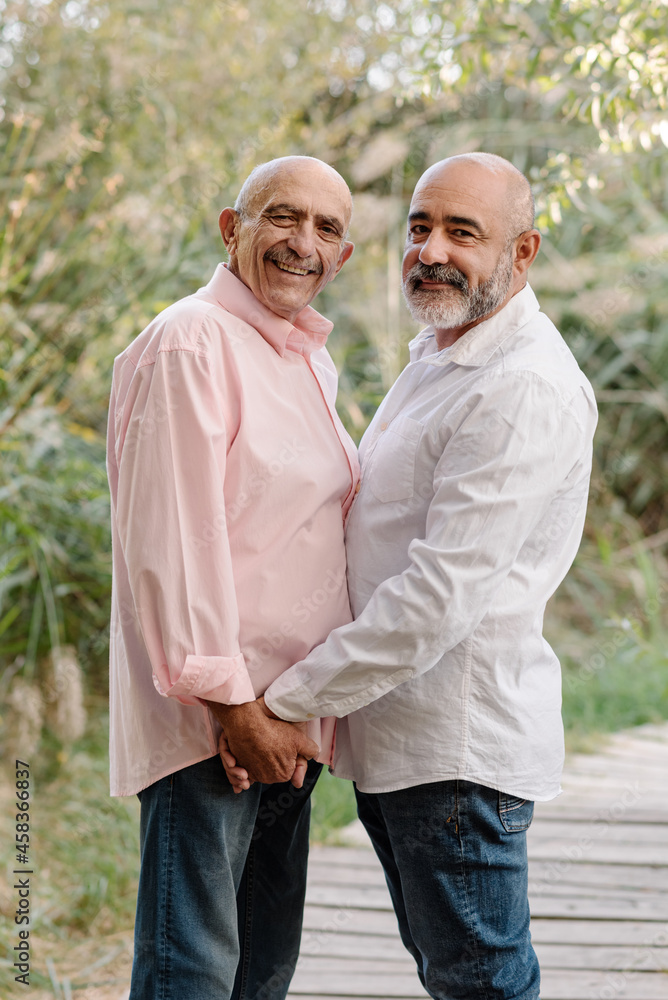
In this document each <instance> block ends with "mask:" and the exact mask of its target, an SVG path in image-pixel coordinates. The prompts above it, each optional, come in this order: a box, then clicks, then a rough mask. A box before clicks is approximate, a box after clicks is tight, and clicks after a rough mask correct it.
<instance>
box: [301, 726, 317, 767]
mask: <svg viewBox="0 0 668 1000" xmlns="http://www.w3.org/2000/svg"><path fill="white" fill-rule="evenodd" d="M299 735H300V739H299V740H297V753H298V754H299V755H300V756H301V757H306V759H307V760H311V758H312V757H317V756H318V754H319V753H320V747H319V746H318V744H317V743H316V742H315V740H312V739H310V738H309V737H308V736H305V735H303V734H302V733H300V734H299Z"/></svg>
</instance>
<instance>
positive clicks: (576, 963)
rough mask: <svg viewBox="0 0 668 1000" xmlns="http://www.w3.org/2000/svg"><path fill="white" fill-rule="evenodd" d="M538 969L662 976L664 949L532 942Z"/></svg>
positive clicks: (667, 957)
mask: <svg viewBox="0 0 668 1000" xmlns="http://www.w3.org/2000/svg"><path fill="white" fill-rule="evenodd" d="M535 949H536V954H537V955H538V960H539V962H540V967H541V969H543V970H544V969H587V970H598V971H599V972H606V971H616V972H623V971H625V970H628V969H637V970H639V971H640V970H642V971H644V972H665V971H666V970H667V969H668V949H666V948H650V947H647V948H646V947H640V948H639V947H635V948H634V947H619V946H618V947H615V946H614V945H596V946H591V947H587V946H586V945H573V944H540V943H539V942H535Z"/></svg>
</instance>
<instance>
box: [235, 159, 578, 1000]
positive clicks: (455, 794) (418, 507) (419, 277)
mask: <svg viewBox="0 0 668 1000" xmlns="http://www.w3.org/2000/svg"><path fill="white" fill-rule="evenodd" d="M539 245H540V235H539V233H538V232H537V231H536V229H534V228H533V199H532V196H531V190H530V187H529V184H528V182H527V181H526V179H525V178H524V177H523V176H522V174H521V173H520V172H519V171H517V170H516V169H515V168H514V167H513V166H512V165H511V164H510V163H508V162H507V161H506V160H503V159H502V158H500V157H497V156H492V155H490V154H485V153H473V154H466V155H462V156H456V157H451V158H450V159H447V160H444V161H441V162H440V163H437V164H435V165H434V166H433V167H431V168H430V169H429V170H428V171H427V172H426V173H425V174H424V176H423V177H422V178H421V180H420V182H419V183H418V186H417V188H416V190H415V194H414V196H413V200H412V203H411V208H410V215H409V220H408V234H407V240H406V249H405V254H404V266H403V279H404V293H405V296H406V299H407V302H408V305H409V307H410V309H411V311H412V313H413V315H414V316H415V318H416V319H418V320H420V321H421V322H423V323H427V324H429V325H428V326H427V328H426V329H425V330H423V331H422V332H421V333H420V334H419V335H418V336H417V337H416V338H415V340H414V341H413V342H412V344H411V345H410V346H411V354H410V363H409V364H408V366H407V367H406V369H405V370H404V371H403V372H402V374H401V375H400V376H399V378H398V380H397V382H396V383H395V385H394V386H393V387H392V389H391V390H390V392H389V393H388V395H387V397H386V399H385V400H384V402H383V403H382V405H381V407H380V409H379V410H378V413H377V414H376V416H375V418H374V420H373V421H372V423H371V425H370V427H369V429H368V430H367V432H366V434H365V436H364V439H363V441H362V445H361V449H360V457H361V461H362V484H361V489H360V492H359V494H358V496H357V498H356V500H355V502H354V504H353V507H352V509H351V513H350V517H349V521H348V527H347V543H346V544H347V555H348V583H349V591H350V597H351V605H352V610H353V613H354V615H355V619H356V620H355V621H354V622H352V623H351V624H349V625H344V626H342V627H340V628H337V629H335V630H334V631H333V632H332V633H331V634H330V636H329V638H328V639H327V641H326V642H324V643H323V644H322V645H320V646H319V647H317V648H316V649H315V650H314V651H313V652H312V653H311V654H310V655H309V656H308V657H307V658H306V659H304V660H302V661H301V662H299V663H297V664H295V666H293V667H292V668H291V669H290V670H288V671H286V672H285V673H283V674H282V675H281V676H280V677H279V678H278V679H277V680H275V681H274V682H273V684H271V685H270V686H269V688H268V689H267V691H266V692H265V697H264V701H265V706H266V708H267V710H268V711H269V712H270V713H272V714H273V715H275V716H276V717H278V718H281V719H286V720H290V721H294V722H297V721H303V720H307V719H311V718H316V717H322V716H331V715H333V716H338V717H339V719H340V721H339V723H338V727H337V734H336V747H335V751H334V755H333V770H334V773H335V774H337V775H339V776H340V777H344V778H352V779H353V780H354V781H355V786H356V794H357V799H358V808H359V813H360V817H361V819H362V820H363V822H364V824H365V826H366V828H367V830H368V832H369V834H370V836H371V839H372V841H373V844H374V847H375V849H376V852H377V853H378V856H379V858H380V860H381V862H382V864H383V867H384V869H385V874H386V877H387V881H388V885H389V888H390V892H391V894H392V899H393V903H394V906H395V909H396V912H397V916H398V920H399V926H400V930H401V934H402V938H403V941H404V944H405V945H406V947H407V948H408V950H409V951H410V952H411V954H412V955H413V956H414V957H415V960H416V962H417V968H418V974H419V976H420V979H421V981H422V983H423V984H424V985H425V987H426V989H427V990H428V991H429V993H430V995H431V996H432V997H435V998H442V1000H446V998H447V1000H454V998H462V1000H463V998H466V1000H471V998H473V997H475V998H481V1000H482V998H483V997H484V998H485V1000H492V998H493V1000H537V998H538V997H539V989H540V972H539V968H538V962H537V960H536V956H535V953H534V951H533V948H532V946H531V939H530V933H529V906H528V900H527V856H526V830H527V828H528V826H529V824H530V822H531V819H532V815H533V803H534V801H535V800H539V801H540V800H547V799H550V798H552V797H554V796H555V795H557V794H558V792H559V779H560V773H561V768H562V763H563V728H562V722H561V714H560V707H561V685H560V669H559V662H558V660H557V657H556V656H555V654H554V653H553V651H552V650H551V648H550V646H549V645H548V643H547V642H546V641H545V639H544V638H543V636H542V621H543V612H544V609H545V604H546V602H547V600H548V598H549V597H550V596H551V595H552V594H553V593H554V591H555V590H556V588H557V586H558V585H559V583H560V582H561V580H562V579H563V577H564V575H565V574H566V572H567V570H568V568H569V566H570V564H571V562H572V560H573V558H574V556H575V553H576V551H577V548H578V544H579V541H580V537H581V533H582V526H583V522H584V516H585V508H586V503H587V493H588V483H589V475H590V468H591V445H592V437H593V433H594V428H595V425H596V405H595V401H594V396H593V393H592V390H591V387H590V385H589V383H588V382H587V379H586V378H585V377H584V375H583V374H582V372H581V371H580V369H579V368H578V365H577V363H576V361H575V359H574V358H573V356H572V354H571V352H570V351H569V349H568V347H567V346H566V344H565V343H564V341H563V340H562V338H561V336H560V335H559V333H558V331H557V330H556V329H555V327H554V326H553V324H552V323H551V322H550V320H549V319H548V318H547V317H546V316H544V315H543V314H542V313H541V312H540V310H539V305H538V302H537V300H536V297H535V295H534V294H533V292H532V291H531V289H530V287H529V286H528V285H527V272H528V270H529V267H530V266H531V264H532V263H533V261H534V259H535V257H536V254H537V252H538V249H539ZM229 763H231V760H230V761H229ZM234 780H236V781H237V782H238V783H239V785H240V786H243V785H245V784H247V782H246V781H245V780H244V772H243V770H242V769H237V771H236V775H235V779H234Z"/></svg>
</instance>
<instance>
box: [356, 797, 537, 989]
mask: <svg viewBox="0 0 668 1000" xmlns="http://www.w3.org/2000/svg"><path fill="white" fill-rule="evenodd" d="M355 792H356V795H357V807H358V811H359V815H360V819H361V820H362V822H363V823H364V826H365V827H366V829H367V831H368V833H369V836H370V837H371V840H372V842H373V846H374V848H375V850H376V854H377V855H378V857H379V859H380V862H381V864H382V866H383V869H384V870H385V878H386V880H387V884H388V888H389V890H390V894H391V896H392V903H393V905H394V909H395V911H396V914H397V918H398V921H399V930H400V932H401V938H402V940H403V942H404V945H405V946H406V948H407V949H408V951H409V952H410V953H411V955H412V956H413V958H414V959H415V961H416V962H417V969H418V975H419V977H420V980H421V982H422V984H423V986H424V987H425V989H426V990H427V992H428V993H429V994H430V996H432V997H434V998H436V1000H537V998H538V996H539V990H540V971H539V968H538V960H537V958H536V955H535V953H534V950H533V948H532V946H531V937H530V934H529V902H528V899H527V883H528V869H527V852H526V830H527V828H528V827H529V824H530V823H531V819H532V817H533V802H527V801H525V800H523V799H517V798H514V797H513V796H510V795H504V794H503V793H502V792H497V791H495V790H494V789H491V788H486V787H485V786H484V785H478V784H474V783H473V782H470V781H439V782H435V783H433V784H427V785H417V786H415V787H413V788H405V789H401V790H400V791H397V792H385V793H383V794H380V795H370V794H365V793H364V792H360V791H359V790H358V789H355Z"/></svg>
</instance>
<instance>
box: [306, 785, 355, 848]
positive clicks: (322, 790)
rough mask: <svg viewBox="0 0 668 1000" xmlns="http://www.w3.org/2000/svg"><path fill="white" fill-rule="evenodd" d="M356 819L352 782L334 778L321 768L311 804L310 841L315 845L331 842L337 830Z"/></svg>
mask: <svg viewBox="0 0 668 1000" xmlns="http://www.w3.org/2000/svg"><path fill="white" fill-rule="evenodd" d="M356 817H357V806H356V804H355V793H354V791H353V785H352V782H351V781H343V780H342V779H341V778H334V777H333V776H332V775H331V774H330V773H329V771H328V770H327V768H323V770H322V774H321V775H320V777H319V778H318V783H317V785H316V786H315V789H314V791H313V797H312V802H311V840H312V841H313V842H314V843H316V844H317V843H323V841H328V840H331V839H332V837H335V835H336V831H337V830H339V829H340V828H341V827H342V826H346V825H347V824H348V823H352V821H353V820H354V819H355V818H356Z"/></svg>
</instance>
